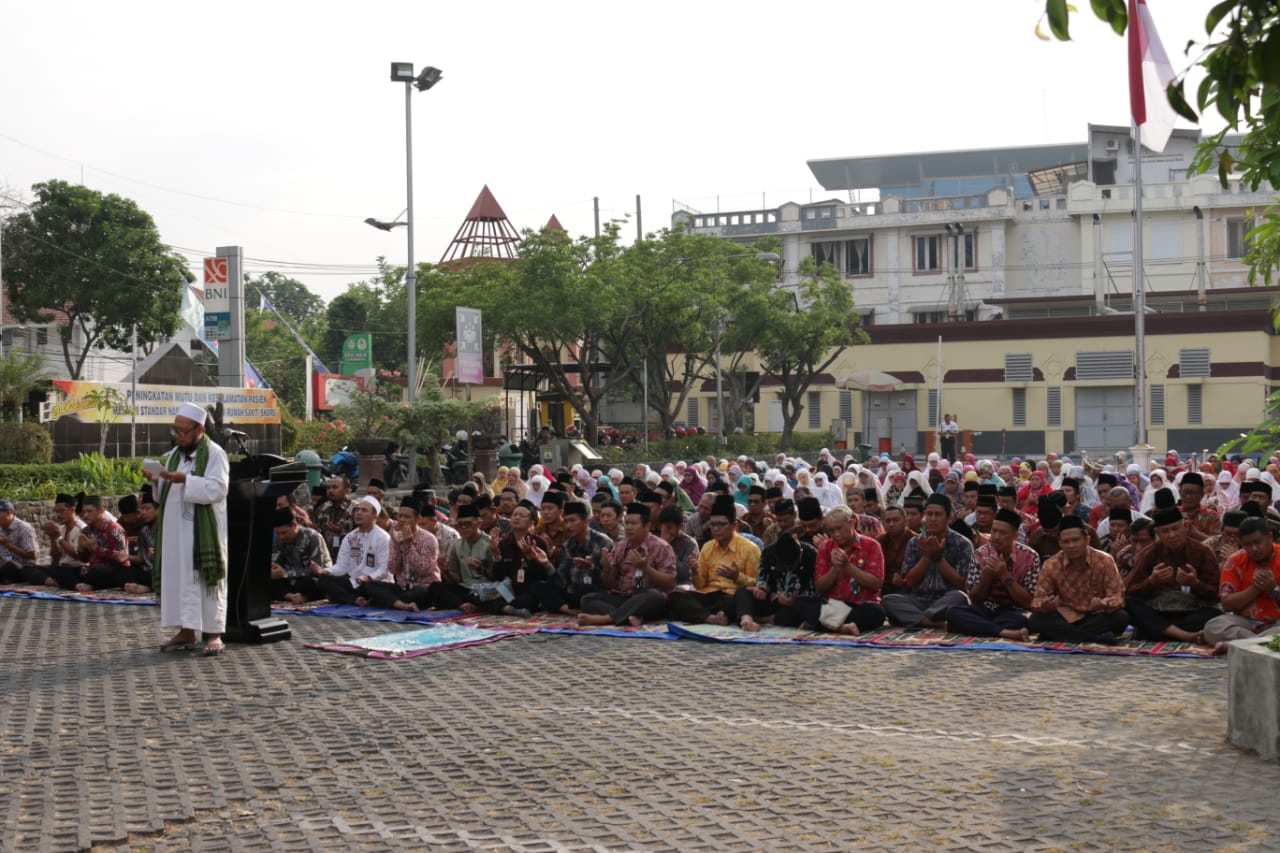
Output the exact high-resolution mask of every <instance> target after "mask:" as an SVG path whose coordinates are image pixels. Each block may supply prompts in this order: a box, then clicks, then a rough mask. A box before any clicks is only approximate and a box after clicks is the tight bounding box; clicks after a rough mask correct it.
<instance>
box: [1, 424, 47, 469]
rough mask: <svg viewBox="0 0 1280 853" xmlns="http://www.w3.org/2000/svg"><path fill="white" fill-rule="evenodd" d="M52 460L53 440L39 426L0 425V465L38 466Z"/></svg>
mask: <svg viewBox="0 0 1280 853" xmlns="http://www.w3.org/2000/svg"><path fill="white" fill-rule="evenodd" d="M52 458H53V438H52V437H51V436H50V435H49V431H48V430H46V429H45V428H44V427H42V426H41V425H40V424H36V423H31V422H30V421H27V422H26V423H21V424H15V423H0V464H4V465H13V464H18V465H40V464H45V463H48V462H49V460H51V459H52Z"/></svg>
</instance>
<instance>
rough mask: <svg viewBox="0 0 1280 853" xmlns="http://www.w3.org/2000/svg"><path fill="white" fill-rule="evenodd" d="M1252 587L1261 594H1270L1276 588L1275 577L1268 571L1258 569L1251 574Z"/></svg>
mask: <svg viewBox="0 0 1280 853" xmlns="http://www.w3.org/2000/svg"><path fill="white" fill-rule="evenodd" d="M1253 585H1254V586H1256V587H1257V588H1258V589H1260V590H1262V591H1263V592H1271V590H1273V589H1275V588H1276V578H1275V575H1273V574H1271V570H1270V569H1258V570H1257V571H1256V572H1254V573H1253Z"/></svg>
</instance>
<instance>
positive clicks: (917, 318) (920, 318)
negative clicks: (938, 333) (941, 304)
mask: <svg viewBox="0 0 1280 853" xmlns="http://www.w3.org/2000/svg"><path fill="white" fill-rule="evenodd" d="M960 319H961V318H960V317H955V318H953V317H952V316H951V312H949V311H913V312H911V322H913V323H946V322H949V321H952V320H960ZM963 319H964V321H965V322H967V323H972V322H973V321H974V320H976V319H978V311H977V309H976V308H966V309H965V312H964V317H963Z"/></svg>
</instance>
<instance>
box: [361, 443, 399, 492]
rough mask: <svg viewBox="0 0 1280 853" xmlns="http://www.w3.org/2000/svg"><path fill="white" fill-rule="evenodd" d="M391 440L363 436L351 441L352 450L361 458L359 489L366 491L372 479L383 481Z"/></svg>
mask: <svg viewBox="0 0 1280 853" xmlns="http://www.w3.org/2000/svg"><path fill="white" fill-rule="evenodd" d="M390 443H391V439H389V438H385V437H383V436H377V435H362V436H357V437H355V438H353V439H351V449H352V450H354V451H355V452H356V455H357V456H358V457H359V458H360V481H359V484H358V489H359V490H360V491H364V490H365V489H367V488H368V487H369V481H370V480H372V479H375V478H376V479H379V480H381V479H382V469H383V468H384V467H386V464H387V456H386V449H387V445H388V444H390Z"/></svg>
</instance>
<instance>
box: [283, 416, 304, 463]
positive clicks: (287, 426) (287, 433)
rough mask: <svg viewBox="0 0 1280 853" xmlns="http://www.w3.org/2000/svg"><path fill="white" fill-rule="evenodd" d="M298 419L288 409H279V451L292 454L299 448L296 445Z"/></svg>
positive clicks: (288, 454) (286, 454) (287, 454)
mask: <svg viewBox="0 0 1280 853" xmlns="http://www.w3.org/2000/svg"><path fill="white" fill-rule="evenodd" d="M299 423H300V422H299V421H298V419H297V418H295V417H294V416H293V415H292V414H291V413H290V412H289V410H288V409H281V410H280V452H281V453H283V454H284V455H285V456H292V455H293V454H295V453H297V452H298V450H300V449H301V448H299V447H298V425H299Z"/></svg>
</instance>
